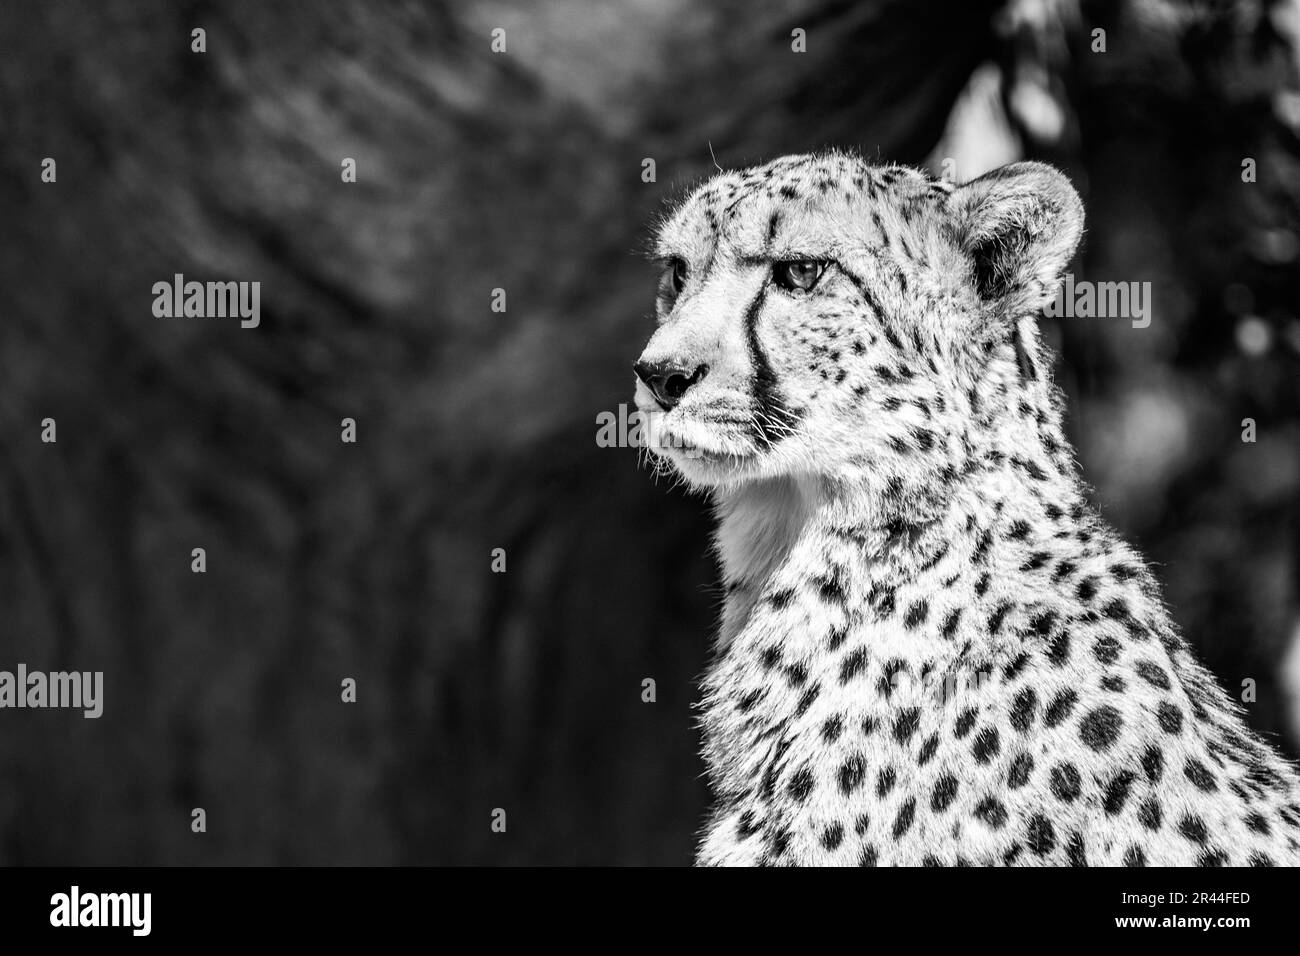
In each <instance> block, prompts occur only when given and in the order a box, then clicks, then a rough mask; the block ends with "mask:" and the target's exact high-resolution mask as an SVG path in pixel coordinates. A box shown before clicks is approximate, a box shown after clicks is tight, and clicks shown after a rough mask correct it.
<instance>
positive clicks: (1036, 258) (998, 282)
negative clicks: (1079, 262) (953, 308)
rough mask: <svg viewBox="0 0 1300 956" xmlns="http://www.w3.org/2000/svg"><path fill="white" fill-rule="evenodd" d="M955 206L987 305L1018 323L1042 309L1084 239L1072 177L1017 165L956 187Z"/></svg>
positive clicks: (1045, 167)
mask: <svg viewBox="0 0 1300 956" xmlns="http://www.w3.org/2000/svg"><path fill="white" fill-rule="evenodd" d="M949 204H950V207H949V208H950V209H951V210H952V213H953V223H954V226H955V228H956V234H957V240H958V242H959V243H960V245H961V248H962V249H963V250H964V251H965V252H966V254H967V255H969V256H970V257H971V258H972V259H973V260H974V275H975V287H976V290H977V291H978V292H979V296H980V298H981V299H982V300H984V301H986V302H990V303H994V304H995V305H996V306H997V307H998V311H999V312H1003V313H1004V314H1005V313H1009V314H1011V315H1012V316H1020V315H1024V314H1026V313H1028V312H1037V311H1039V310H1040V309H1042V308H1043V307H1044V306H1045V305H1046V304H1047V303H1048V302H1049V301H1050V300H1051V299H1052V297H1053V296H1054V295H1055V294H1056V289H1057V285H1058V284H1059V283H1060V280H1061V272H1062V270H1063V269H1064V268H1065V267H1066V265H1067V264H1068V263H1069V261H1070V259H1071V258H1072V257H1073V256H1074V250H1075V249H1076V248H1077V247H1078V245H1079V239H1080V237H1081V236H1082V235H1083V202H1082V201H1081V200H1080V199H1079V194H1078V193H1077V192H1075V190H1074V186H1073V185H1071V183H1070V180H1069V179H1067V178H1066V177H1065V174H1064V173H1062V172H1060V171H1059V170H1056V169H1054V168H1053V167H1051V166H1048V165H1046V164H1045V163H1034V162H1023V163H1012V164H1011V165H1009V166H1003V167H1002V168H1001V169H995V170H993V171H992V172H991V173H986V174H985V175H983V176H981V177H979V178H978V179H972V180H971V181H970V182H968V183H966V184H964V185H962V186H959V187H957V189H956V190H954V191H953V193H952V196H951V197H950V199H949Z"/></svg>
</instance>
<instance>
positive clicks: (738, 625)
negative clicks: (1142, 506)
mask: <svg viewBox="0 0 1300 956" xmlns="http://www.w3.org/2000/svg"><path fill="white" fill-rule="evenodd" d="M1028 384H1029V386H1030V387H1028V388H1023V389H1018V390H1015V391H1012V392H1011V393H1010V395H1009V396H1008V393H1007V392H1005V391H1004V392H1001V393H997V392H994V393H991V394H985V395H977V396H974V399H973V401H972V404H973V405H975V406H977V408H978V413H977V412H976V411H975V410H973V409H971V408H962V407H959V408H956V409H954V413H955V414H956V415H957V416H964V417H965V419H966V420H971V419H976V418H980V419H982V420H981V421H980V427H979V428H978V429H977V430H976V431H975V435H976V436H978V437H974V438H967V439H966V440H964V441H963V442H962V443H961V444H962V447H963V449H964V451H963V453H961V454H958V455H955V456H951V457H949V458H947V459H944V460H942V461H939V462H932V463H931V466H932V467H930V469H929V470H918V471H916V472H915V473H913V474H912V475H911V476H910V481H911V486H910V488H909V490H908V492H907V493H905V494H901V495H900V494H898V493H897V488H898V487H899V485H898V479H897V478H896V477H895V475H891V474H888V473H882V472H880V471H878V470H869V471H866V472H863V473H861V474H849V475H844V474H841V475H835V476H826V475H821V476H799V477H781V478H773V479H767V480H764V481H761V482H754V483H750V484H747V485H744V486H741V487H739V488H734V489H729V490H728V491H726V492H725V493H722V494H720V495H719V496H718V498H717V499H716V501H715V506H716V513H717V518H718V530H717V534H716V538H715V544H716V550H717V553H718V557H719V560H720V563H721V569H722V579H723V583H724V586H725V589H726V595H727V597H726V602H725V604H724V609H723V616H722V622H721V627H720V628H719V632H718V649H719V650H722V651H725V650H726V649H727V648H728V647H729V646H730V644H731V642H732V640H733V639H734V638H735V636H736V635H737V634H738V633H739V631H740V630H741V629H742V628H744V627H745V626H746V624H747V623H749V622H750V620H751V619H752V618H753V617H754V616H755V614H756V613H758V612H759V611H761V610H762V608H761V602H762V601H763V600H764V598H765V597H769V598H770V596H771V595H772V594H773V592H777V593H784V592H785V591H789V590H791V589H793V590H794V591H795V593H796V595H798V596H799V598H800V599H802V598H803V596H804V595H803V594H802V591H803V590H806V589H807V588H808V586H809V582H812V581H815V579H816V578H817V576H818V575H819V574H822V573H824V572H825V569H826V568H828V567H832V568H839V569H840V571H838V572H836V573H838V574H842V575H848V576H850V577H854V578H856V579H857V580H855V581H851V582H850V581H841V582H837V584H836V587H838V588H840V589H842V590H843V591H844V592H845V593H846V594H847V595H849V597H850V603H852V601H853V600H854V599H856V600H858V601H861V600H864V598H865V595H864V589H865V588H866V587H867V586H868V584H867V582H868V580H869V581H870V584H871V586H877V587H880V588H885V589H888V588H891V587H897V586H901V585H903V584H908V583H915V582H916V581H917V580H924V579H926V578H927V577H932V578H934V580H935V584H936V587H937V586H938V584H939V583H940V582H941V581H942V580H944V578H945V577H950V576H951V575H952V574H953V573H955V572H956V571H957V570H958V569H961V568H962V567H963V564H962V560H961V559H962V558H963V556H964V557H965V558H970V557H971V556H972V555H975V554H977V553H978V552H979V551H980V550H981V549H982V548H984V547H987V546H988V545H987V542H988V541H989V540H991V539H992V538H993V537H994V530H995V528H996V527H997V526H999V525H1008V524H1010V523H1011V522H1013V521H1015V520H1016V519H1021V520H1024V521H1029V522H1039V523H1042V522H1045V521H1047V520H1048V519H1050V518H1051V517H1052V510H1053V509H1061V508H1068V507H1072V506H1074V507H1077V506H1079V505H1080V503H1081V502H1082V501H1083V492H1082V486H1081V485H1080V483H1079V480H1078V475H1077V472H1076V471H1075V469H1074V464H1073V460H1072V458H1071V456H1070V454H1069V448H1068V446H1067V445H1066V444H1065V442H1064V438H1063V437H1062V432H1061V427H1060V418H1059V404H1058V403H1057V402H1056V401H1055V400H1054V396H1053V395H1052V393H1051V389H1050V386H1049V385H1048V383H1046V382H1044V381H1041V380H1035V381H1033V382H1031V383H1028ZM968 434H969V433H968ZM891 488H892V489H893V490H892V491H891ZM981 542H984V544H981ZM941 558H944V559H945V560H942V561H941V560H940V559H941ZM969 563H973V562H969ZM969 563H968V564H969ZM967 566H968V565H967ZM813 590H816V588H815V586H813ZM810 600H815V598H811V597H810Z"/></svg>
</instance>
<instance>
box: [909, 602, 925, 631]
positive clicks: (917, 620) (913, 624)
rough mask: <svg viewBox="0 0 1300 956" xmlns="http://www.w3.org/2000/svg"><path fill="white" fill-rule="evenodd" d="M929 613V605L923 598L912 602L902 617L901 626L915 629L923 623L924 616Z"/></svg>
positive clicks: (910, 629)
mask: <svg viewBox="0 0 1300 956" xmlns="http://www.w3.org/2000/svg"><path fill="white" fill-rule="evenodd" d="M929 613H930V605H929V604H927V603H926V602H925V600H924V599H923V600H920V601H917V602H916V603H914V604H913V605H912V606H911V607H909V608H908V609H907V614H906V616H904V618H903V626H904V627H906V628H907V629H908V630H909V631H912V630H916V628H918V627H920V626H921V625H922V624H924V623H925V619H926V616H927V615H928V614H929Z"/></svg>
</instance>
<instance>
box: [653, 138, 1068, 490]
mask: <svg viewBox="0 0 1300 956" xmlns="http://www.w3.org/2000/svg"><path fill="white" fill-rule="evenodd" d="M1082 228H1083V211H1082V204H1081V203H1080V201H1079V197H1078V195H1077V193H1076V192H1075V190H1074V188H1073V187H1072V186H1071V185H1070V183H1069V181H1068V180H1067V179H1066V178H1065V176H1063V175H1062V174H1061V173H1059V172H1057V171H1056V170H1055V169H1053V168H1051V167H1050V166H1046V165H1043V164H1041V163H1032V162H1023V163H1016V164H1013V165H1010V166H1006V167H1003V168H1001V169H998V170H995V171H994V172H991V173H989V174H987V175H985V176H983V177H981V178H979V179H976V180H973V181H971V182H969V183H966V184H965V185H962V186H957V187H953V186H951V185H949V184H947V183H941V182H936V181H934V180H933V179H932V178H930V177H928V176H926V175H924V174H922V173H920V172H918V171H915V170H911V169H908V168H905V167H900V166H887V167H880V166H872V165H869V164H867V163H866V162H865V161H863V160H861V159H859V158H857V157H855V156H851V155H846V154H843V153H838V152H835V153H830V154H819V155H810V156H788V157H784V158H782V159H778V160H776V161H774V162H771V163H768V164H766V165H763V166H758V167H754V168H751V169H748V170H744V171H739V172H725V173H721V174H719V175H717V176H715V177H713V178H712V179H710V180H709V181H707V182H706V183H704V184H703V185H702V186H700V187H699V188H698V189H696V190H695V191H694V192H693V193H692V194H691V195H690V196H689V197H688V198H686V199H685V200H684V201H683V202H682V203H681V204H680V205H679V206H678V207H677V208H676V209H675V210H674V211H673V212H672V213H671V214H670V215H669V216H668V217H667V218H666V220H665V221H664V223H663V224H662V226H661V228H660V229H659V230H658V233H657V236H656V242H655V257H656V259H657V260H659V261H660V263H661V267H662V271H661V274H660V277H659V284H658V292H657V296H656V317H657V323H658V325H657V329H656V330H655V332H654V334H653V335H652V336H651V338H650V341H649V343H648V344H647V345H646V347H645V350H644V352H643V353H642V355H641V357H640V359H639V360H638V361H637V362H636V365H635V369H636V376H637V384H636V402H637V406H638V409H639V411H640V412H641V414H642V418H643V421H645V422H647V423H648V426H649V427H648V428H647V429H646V433H647V436H648V445H649V446H650V449H651V452H652V453H653V454H655V455H656V456H659V457H660V459H661V460H662V461H665V462H667V463H669V464H671V466H672V467H673V468H674V469H676V471H677V472H679V473H680V474H681V476H682V477H683V478H685V479H686V481H687V482H688V483H689V484H691V485H693V486H696V487H728V486H732V487H734V486H738V485H741V484H744V483H746V482H750V481H755V480H760V479H768V478H774V477H781V476H794V477H804V476H813V477H816V476H823V477H832V478H834V477H840V478H844V477H847V476H849V475H853V476H857V477H858V478H861V477H862V476H865V475H872V476H875V477H876V478H877V479H882V480H884V479H887V478H888V477H890V476H896V475H898V474H900V473H901V472H903V471H908V470H910V472H909V473H910V476H911V477H912V478H913V479H914V480H924V479H925V477H926V468H927V467H930V466H932V467H933V468H934V469H936V470H937V469H941V468H942V467H943V466H944V463H945V459H946V458H948V457H949V456H950V455H953V454H956V450H955V449H956V448H957V446H959V445H961V443H962V442H963V440H964V434H963V429H964V428H966V427H968V426H967V425H964V424H962V423H963V421H964V420H966V419H968V418H969V411H970V409H969V406H968V404H967V397H968V396H971V395H972V389H973V388H976V387H977V386H978V387H981V388H987V387H989V383H993V386H994V387H998V386H999V383H1000V387H1001V391H1002V392H1003V393H1005V392H1006V391H1007V389H1008V387H1010V386H1013V385H1014V381H1015V378H1016V376H1017V375H1018V374H1023V363H1024V362H1025V361H1026V360H1027V361H1030V362H1031V363H1032V362H1033V357H1034V356H1036V355H1037V351H1036V349H1037V332H1036V329H1035V328H1034V321H1033V317H1034V316H1036V315H1037V314H1038V313H1039V312H1040V311H1041V309H1042V307H1043V306H1044V305H1045V304H1046V303H1047V302H1048V301H1049V300H1050V299H1051V297H1052V296H1053V295H1054V294H1055V290H1056V288H1057V285H1058V283H1059V280H1060V275H1061V272H1062V270H1063V269H1064V267H1065V265H1066V264H1067V263H1068V261H1069V260H1070V258H1071V256H1072V255H1073V253H1074V250H1075V248H1076V246H1077V244H1078V241H1079V238H1080V235H1081V233H1082ZM1018 361H1019V363H1020V366H1021V368H1020V369H1019V370H1018V369H1017V363H1018ZM993 400H994V401H995V402H996V401H998V398H997V395H996V393H993ZM1001 400H1002V401H1003V403H1004V404H1005V403H1006V402H1007V401H1009V400H1014V397H1013V396H1009V395H1006V394H1003V396H1002V399H1001ZM962 411H964V412H965V413H966V415H965V416H964V417H963V414H961V412H962ZM927 463H928V465H927ZM896 480H897V478H895V481H896Z"/></svg>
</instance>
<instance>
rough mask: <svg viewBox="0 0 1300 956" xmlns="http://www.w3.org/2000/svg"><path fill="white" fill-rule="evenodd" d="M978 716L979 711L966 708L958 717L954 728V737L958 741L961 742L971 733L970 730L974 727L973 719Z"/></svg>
mask: <svg viewBox="0 0 1300 956" xmlns="http://www.w3.org/2000/svg"><path fill="white" fill-rule="evenodd" d="M978 716H979V711H978V710H977V709H976V708H974V707H968V708H966V709H965V710H963V711H962V712H961V714H960V715H958V717H957V724H956V726H955V727H954V735H955V736H956V737H957V739H958V740H961V739H962V738H963V737H965V736H966V735H967V734H968V733H970V732H971V728H972V727H974V726H975V719H976V718H977V717H978Z"/></svg>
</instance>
